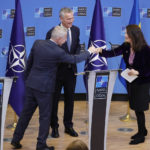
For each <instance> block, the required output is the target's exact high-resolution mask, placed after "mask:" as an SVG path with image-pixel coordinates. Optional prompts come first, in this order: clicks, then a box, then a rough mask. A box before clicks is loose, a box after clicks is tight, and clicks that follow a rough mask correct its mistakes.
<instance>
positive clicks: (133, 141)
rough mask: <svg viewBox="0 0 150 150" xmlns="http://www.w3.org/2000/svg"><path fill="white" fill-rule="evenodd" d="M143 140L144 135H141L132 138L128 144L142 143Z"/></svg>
mask: <svg viewBox="0 0 150 150" xmlns="http://www.w3.org/2000/svg"><path fill="white" fill-rule="evenodd" d="M144 141H145V137H144V136H143V137H138V138H136V139H134V140H131V141H130V143H129V144H130V145H136V144H139V143H143V142H144Z"/></svg>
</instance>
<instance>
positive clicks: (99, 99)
mask: <svg viewBox="0 0 150 150" xmlns="http://www.w3.org/2000/svg"><path fill="white" fill-rule="evenodd" d="M117 71H118V70H109V71H108V70H102V71H91V72H88V100H89V149H90V150H106V139H107V126H108V116H109V109H110V102H111V97H112V93H113V87H114V84H115V79H116V76H117Z"/></svg>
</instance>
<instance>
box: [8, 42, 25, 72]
mask: <svg viewBox="0 0 150 150" xmlns="http://www.w3.org/2000/svg"><path fill="white" fill-rule="evenodd" d="M8 57H9V58H8V61H9V68H8V70H9V69H12V70H13V71H14V72H16V73H21V72H23V71H24V70H25V57H26V54H25V46H24V45H14V46H13V45H11V50H10V53H9V56H8Z"/></svg>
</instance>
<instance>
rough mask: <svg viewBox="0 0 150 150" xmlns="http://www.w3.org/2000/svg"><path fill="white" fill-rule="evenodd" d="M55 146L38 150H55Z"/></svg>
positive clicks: (37, 149) (38, 149)
mask: <svg viewBox="0 0 150 150" xmlns="http://www.w3.org/2000/svg"><path fill="white" fill-rule="evenodd" d="M54 149H55V148H54V146H50V147H49V146H45V147H42V148H36V150H54Z"/></svg>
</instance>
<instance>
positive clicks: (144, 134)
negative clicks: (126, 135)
mask: <svg viewBox="0 0 150 150" xmlns="http://www.w3.org/2000/svg"><path fill="white" fill-rule="evenodd" d="M147 133H148V132H147V130H145V131H144V132H143V134H140V133H139V132H138V133H136V134H135V135H133V136H131V139H136V138H138V137H140V136H141V135H143V136H147Z"/></svg>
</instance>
